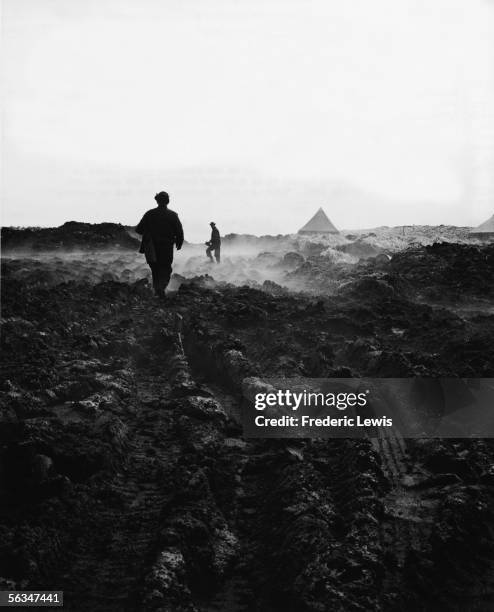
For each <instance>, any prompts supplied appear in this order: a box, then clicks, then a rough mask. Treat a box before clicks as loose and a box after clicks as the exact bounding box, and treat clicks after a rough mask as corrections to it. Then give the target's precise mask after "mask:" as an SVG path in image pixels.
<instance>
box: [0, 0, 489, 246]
mask: <svg viewBox="0 0 494 612" xmlns="http://www.w3.org/2000/svg"><path fill="white" fill-rule="evenodd" d="M2 7H3V17H2V30H3V31H2V33H3V36H2V47H3V48H2V57H3V90H4V107H3V136H2V148H3V152H2V160H3V185H2V196H3V197H2V200H3V207H2V208H3V215H2V221H3V224H5V225H58V224H61V223H63V222H64V221H66V220H69V219H75V220H83V221H91V222H97V221H119V222H122V223H126V224H127V223H130V224H135V223H136V222H137V221H138V220H139V218H140V216H141V215H142V213H143V212H144V211H145V210H146V209H147V208H150V207H151V206H153V205H154V201H153V196H154V193H155V192H156V191H159V190H162V189H165V190H167V191H169V192H170V195H171V198H172V204H171V207H172V208H174V209H175V210H177V211H178V212H179V213H180V215H181V217H182V219H183V222H184V225H185V227H186V232H187V235H188V237H189V238H191V239H194V240H199V239H201V238H203V237H204V234H205V235H206V236H207V233H208V225H207V224H208V222H209V221H210V220H215V221H216V222H217V224H218V226H219V227H220V229H221V231H222V233H228V232H241V233H257V234H263V233H289V232H293V231H296V230H297V229H298V228H299V227H300V226H301V225H303V224H304V223H305V222H306V221H307V220H308V218H309V217H310V216H312V214H313V213H314V212H315V211H316V210H317V208H319V206H322V207H323V208H324V209H325V210H326V212H327V213H328V215H329V216H330V218H331V219H332V220H333V222H334V223H335V224H336V225H337V226H338V227H344V228H361V227H372V226H376V225H382V224H388V225H399V224H412V223H418V224H427V223H430V224H439V223H445V224H449V223H451V224H456V225H474V224H478V223H480V222H481V221H483V220H485V219H486V218H487V217H489V216H490V215H491V214H492V213H493V212H494V204H493V202H494V130H493V125H494V116H493V112H494V111H493V110H492V109H494V51H493V44H494V43H493V41H494V3H493V2H492V1H490V0H373V1H372V2H370V1H369V0H339V1H336V0H206V1H205V0H158V1H155V0H3V3H2Z"/></svg>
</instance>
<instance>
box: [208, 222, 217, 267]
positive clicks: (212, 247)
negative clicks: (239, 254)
mask: <svg viewBox="0 0 494 612" xmlns="http://www.w3.org/2000/svg"><path fill="white" fill-rule="evenodd" d="M209 225H210V226H211V238H210V239H209V241H208V242H206V245H207V247H208V248H207V249H206V255H207V256H208V257H209V259H210V260H211V261H213V256H212V255H211V253H212V252H214V256H215V259H216V263H220V251H221V238H220V232H219V231H218V228H217V227H216V223H214V221H211V223H210V224H209Z"/></svg>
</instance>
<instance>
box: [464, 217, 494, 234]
mask: <svg viewBox="0 0 494 612" xmlns="http://www.w3.org/2000/svg"><path fill="white" fill-rule="evenodd" d="M470 236H473V237H475V238H484V239H492V238H494V215H492V217H491V218H490V219H487V221H484V223H482V224H481V225H479V226H478V227H474V228H473V229H472V230H470Z"/></svg>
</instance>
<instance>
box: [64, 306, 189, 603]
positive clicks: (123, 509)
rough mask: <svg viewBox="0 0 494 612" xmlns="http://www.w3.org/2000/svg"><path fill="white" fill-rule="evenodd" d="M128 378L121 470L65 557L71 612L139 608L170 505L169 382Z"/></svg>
mask: <svg viewBox="0 0 494 612" xmlns="http://www.w3.org/2000/svg"><path fill="white" fill-rule="evenodd" d="M126 314H127V315H129V313H128V312H127V313H126ZM140 315H142V316H144V317H149V312H142V311H141V310H140V309H137V310H135V311H134V312H132V313H131V316H136V318H137V320H136V322H135V323H134V325H137V324H139V320H138V319H139V316H140ZM95 333H97V329H95ZM166 369H167V368H166V367H164V368H163V370H164V371H166ZM133 375H134V388H133V393H132V396H131V398H130V399H129V401H128V402H127V405H126V407H125V409H124V411H123V413H121V412H120V411H119V412H120V414H119V415H118V417H117V418H116V420H115V429H116V431H115V432H114V435H115V437H117V438H118V437H120V438H121V440H120V442H119V444H118V446H120V448H119V450H120V453H121V462H120V464H119V465H117V466H116V468H115V471H114V473H113V474H112V476H111V478H110V479H105V482H104V483H102V484H101V493H102V497H103V499H102V501H101V503H100V504H97V505H96V507H94V509H93V510H94V515H93V516H88V517H87V525H84V526H83V528H84V533H83V535H82V536H81V537H79V538H78V541H77V542H75V543H74V545H73V547H72V550H71V551H70V554H69V559H68V567H69V570H68V572H67V574H66V576H65V589H66V607H67V609H69V610H70V609H73V610H91V611H93V610H104V611H105V612H106V611H111V610H118V611H120V610H123V609H125V610H133V609H138V608H139V604H138V598H139V596H140V595H139V593H140V591H141V589H142V577H143V573H144V572H145V569H146V566H147V564H149V560H150V555H151V554H152V550H153V548H154V540H155V539H156V534H157V533H158V531H159V528H160V515H161V512H162V509H163V506H164V505H165V503H166V502H167V501H168V500H169V498H170V491H169V490H168V489H167V488H166V487H164V486H163V474H165V473H170V472H171V471H172V470H173V469H174V466H175V465H176V464H177V463H178V461H179V457H180V454H181V448H180V445H179V444H177V443H176V442H175V441H174V436H173V433H172V432H171V431H170V419H169V418H166V410H165V409H164V405H163V404H164V402H165V401H166V399H167V396H168V395H169V394H170V385H169V381H168V380H167V378H166V377H165V376H164V375H163V374H157V375H146V374H145V373H144V372H143V371H140V370H139V368H135V367H134V369H133ZM115 593H118V595H115Z"/></svg>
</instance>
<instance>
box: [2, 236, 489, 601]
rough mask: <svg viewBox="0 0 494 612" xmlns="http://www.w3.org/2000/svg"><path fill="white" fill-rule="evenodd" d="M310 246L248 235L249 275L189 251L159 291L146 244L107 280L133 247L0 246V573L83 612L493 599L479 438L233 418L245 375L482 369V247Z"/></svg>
mask: <svg viewBox="0 0 494 612" xmlns="http://www.w3.org/2000/svg"><path fill="white" fill-rule="evenodd" d="M129 248H130V247H129ZM132 248H133V245H132ZM322 252H323V251H322V249H317V248H316V249H313V250H312V252H310V250H309V251H308V250H307V249H306V250H305V251H302V252H295V254H293V252H292V254H291V255H290V256H289V255H288V254H287V253H271V254H270V253H267V254H266V253H264V254H263V255H262V256H260V255H259V254H257V255H255V256H254V259H256V260H257V263H259V261H260V260H262V262H263V268H262V274H261V273H260V277H259V279H258V280H257V281H255V282H252V280H251V281H249V283H248V285H250V286H248V285H246V284H242V282H241V281H239V280H238V279H237V282H236V284H230V283H228V282H226V280H225V279H222V277H221V276H220V277H218V278H217V279H216V280H215V278H214V273H215V272H214V270H213V269H211V273H210V274H204V273H202V272H203V269H202V268H198V271H199V272H200V274H196V275H194V274H193V267H190V266H189V268H187V267H185V273H184V274H181V275H180V276H177V277H176V278H175V279H174V284H173V285H172V287H173V289H174V290H173V291H171V292H170V293H169V294H168V297H167V299H166V302H160V301H156V300H155V298H154V297H153V296H152V292H151V290H150V287H149V284H148V282H147V278H143V277H145V276H146V274H147V272H146V271H145V269H144V268H143V267H142V262H139V264H138V265H137V264H136V267H135V268H131V267H129V268H128V269H129V271H130V272H129V273H128V274H127V277H126V278H123V276H122V272H123V270H122V261H124V262H126V261H127V260H128V261H130V260H132V261H134V260H135V252H134V250H132V251H129V253H125V252H123V253H120V254H118V255H115V254H114V253H113V252H112V253H106V254H105V253H104V252H100V253H97V252H95V253H93V254H92V255H90V256H86V257H79V258H77V257H76V258H75V259H74V258H72V259H71V260H70V259H67V258H64V257H62V256H61V255H60V253H59V252H58V253H57V252H55V253H52V254H51V256H44V257H39V255H37V256H34V255H33V254H26V253H25V252H23V253H22V254H19V255H16V254H15V252H10V253H8V254H7V255H6V256H5V258H4V261H3V264H2V337H1V340H2V382H1V399H2V415H1V423H0V452H1V456H0V496H1V500H2V502H1V504H0V576H1V577H2V578H1V585H0V586H1V588H18V589H41V588H42V589H45V590H46V589H58V590H64V592H65V608H66V609H67V610H72V611H91V612H93V611H102V612H103V611H108V612H113V611H115V612H116V611H122V610H129V611H131V610H132V611H134V610H136V611H137V610H155V611H157V610H161V611H167V612H185V611H187V612H192V611H197V612H213V611H214V612H216V611H218V612H219V611H221V612H240V611H251V612H279V611H287V612H309V611H310V612H323V611H330V610H331V611H332V610H345V611H347V610H366V611H368V610H477V611H480V610H492V609H493V607H494V578H493V576H494V572H493V570H494V444H493V443H492V441H491V440H470V441H468V440H439V439H436V440H403V439H401V438H398V437H396V436H394V435H391V434H389V435H383V436H382V437H381V438H379V439H369V440H365V439H364V440H344V439H343V440H324V441H322V440H296V441H295V440H255V441H253V440H246V439H244V438H243V437H242V431H241V428H240V426H239V414H240V406H241V384H242V381H243V379H244V378H245V377H247V376H263V377H267V376H279V375H286V376H290V375H304V376H310V377H338V376H343V377H349V376H355V377H358V376H363V375H365V376H376V377H408V376H429V377H434V376H453V377H455V376H461V377H494V345H493V342H492V339H493V337H494V311H493V308H492V305H493V303H494V301H493V298H494V284H493V283H492V278H493V272H494V246H489V245H485V246H481V245H476V244H451V243H449V244H434V245H429V246H423V245H415V246H411V247H408V248H406V249H404V250H401V251H399V252H395V253H391V254H390V257H391V258H390V257H389V256H388V257H379V256H375V254H374V255H373V256H371V257H367V258H366V259H365V260H361V261H360V262H357V263H350V262H348V261H347V260H341V261H335V260H334V258H328V257H327V256H324V255H322V254H321V253H322ZM130 253H132V255H130ZM378 255H379V254H378ZM57 257H58V260H56V259H55V258H57ZM91 258H93V259H94V261H96V262H104V267H106V272H107V273H108V274H110V275H112V276H110V277H109V278H107V279H106V280H105V279H103V280H102V278H101V274H100V272H101V270H100V272H98V273H97V274H95V273H94V271H93V273H92V274H91V269H93V268H95V267H97V265H96V264H91V263H88V261H92V259H91ZM121 258H123V260H122V259H121ZM119 260H120V263H118V262H119ZM74 262H75V263H74ZM77 262H78V263H77ZM115 262H117V263H115ZM266 262H268V264H266ZM244 264H245V262H244ZM98 265H100V264H98ZM225 265H231V266H234V262H233V263H232V262H230V263H229V264H228V263H226V264H225ZM245 265H247V264H245ZM255 265H256V264H255V263H252V261H251V262H250V263H249V264H248V266H250V268H249V267H248V266H247V267H245V266H244V269H246V270H247V269H251V268H252V267H254V268H255ZM270 266H271V268H270V269H272V270H273V271H276V274H277V276H276V278H277V280H278V281H279V282H275V281H273V280H269V279H266V278H265V276H266V270H267V269H268V268H269V267H270ZM84 270H85V271H86V272H87V274H86V273H84V274H82V272H81V271H84ZM182 272H184V270H182ZM71 275H72V278H71ZM295 281H296V282H297V283H298V289H297V291H295V290H294V285H293V283H294V282H295Z"/></svg>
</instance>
